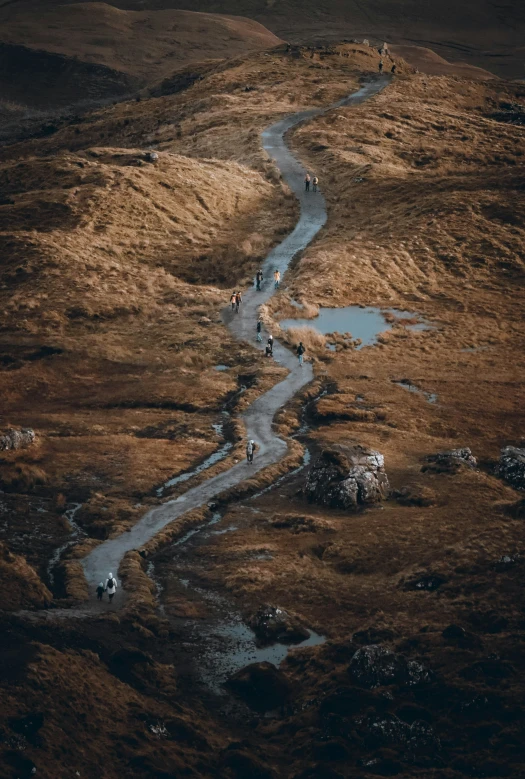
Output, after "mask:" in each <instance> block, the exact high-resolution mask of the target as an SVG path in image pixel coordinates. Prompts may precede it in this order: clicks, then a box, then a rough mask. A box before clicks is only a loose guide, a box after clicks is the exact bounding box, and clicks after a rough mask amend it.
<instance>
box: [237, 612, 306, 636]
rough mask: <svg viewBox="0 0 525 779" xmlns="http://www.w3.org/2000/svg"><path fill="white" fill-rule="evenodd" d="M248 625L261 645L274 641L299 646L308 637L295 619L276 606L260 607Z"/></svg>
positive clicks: (304, 629)
mask: <svg viewBox="0 0 525 779" xmlns="http://www.w3.org/2000/svg"><path fill="white" fill-rule="evenodd" d="M249 625H250V627H251V629H252V630H253V632H254V633H255V635H256V636H257V638H258V639H259V641H260V642H261V643H263V644H272V643H274V642H276V641H279V642H281V643H282V644H299V643H300V642H301V641H305V640H306V639H307V638H308V636H309V635H310V633H309V632H308V630H306V628H305V627H303V625H301V624H300V622H299V620H298V619H297V618H295V617H292V616H290V614H288V612H287V611H284V609H279V608H277V606H262V607H261V608H260V609H259V610H258V611H257V612H256V614H254V616H253V617H252V618H251V619H250V621H249Z"/></svg>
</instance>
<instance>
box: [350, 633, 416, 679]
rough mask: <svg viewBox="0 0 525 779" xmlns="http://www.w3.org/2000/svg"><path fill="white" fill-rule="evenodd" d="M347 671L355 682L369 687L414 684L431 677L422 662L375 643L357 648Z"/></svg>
mask: <svg viewBox="0 0 525 779" xmlns="http://www.w3.org/2000/svg"><path fill="white" fill-rule="evenodd" d="M348 672H349V674H350V676H351V677H352V678H353V679H354V681H355V682H356V683H357V684H359V685H361V686H362V687H368V688H369V689H372V688H374V687H381V686H383V685H389V684H403V685H415V684H421V683H423V682H428V681H430V679H431V672H430V671H429V670H428V669H427V668H425V666H424V665H423V664H422V663H420V662H418V661H417V660H407V658H406V657H405V656H404V655H401V654H397V653H396V652H392V651H391V650H390V649H387V648H386V647H384V646H377V645H376V644H371V645H370V646H364V647H362V648H361V649H358V650H357V652H356V653H355V654H354V656H353V657H352V660H351V662H350V666H349V668H348Z"/></svg>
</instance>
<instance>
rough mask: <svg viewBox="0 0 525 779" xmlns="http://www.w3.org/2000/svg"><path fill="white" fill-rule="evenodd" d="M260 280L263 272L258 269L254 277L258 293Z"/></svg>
mask: <svg viewBox="0 0 525 779" xmlns="http://www.w3.org/2000/svg"><path fill="white" fill-rule="evenodd" d="M262 280H263V272H262V268H259V270H258V271H257V273H256V275H255V283H256V289H257V291H258V292H260V291H261V282H262Z"/></svg>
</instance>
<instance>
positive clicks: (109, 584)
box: [104, 573, 117, 603]
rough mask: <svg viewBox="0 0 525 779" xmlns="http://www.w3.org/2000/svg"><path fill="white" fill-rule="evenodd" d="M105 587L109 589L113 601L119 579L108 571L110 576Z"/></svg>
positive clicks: (110, 598) (110, 599)
mask: <svg viewBox="0 0 525 779" xmlns="http://www.w3.org/2000/svg"><path fill="white" fill-rule="evenodd" d="M104 589H105V590H107V593H108V597H109V602H110V603H111V601H112V600H113V596H114V594H115V592H116V590H117V580H116V579H115V578H114V577H113V574H112V573H108V578H107V579H106V584H105V586H104Z"/></svg>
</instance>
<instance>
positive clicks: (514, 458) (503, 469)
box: [497, 446, 525, 490]
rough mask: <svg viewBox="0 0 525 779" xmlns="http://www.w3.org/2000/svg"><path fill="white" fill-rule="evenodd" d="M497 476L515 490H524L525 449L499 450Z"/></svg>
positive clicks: (514, 447)
mask: <svg viewBox="0 0 525 779" xmlns="http://www.w3.org/2000/svg"><path fill="white" fill-rule="evenodd" d="M497 473H498V476H500V477H501V478H502V479H504V480H505V481H506V482H508V484H510V485H511V487H514V489H516V490H525V449H518V447H516V446H506V447H504V448H503V449H502V450H501V455H500V458H499V464H498V470H497Z"/></svg>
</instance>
